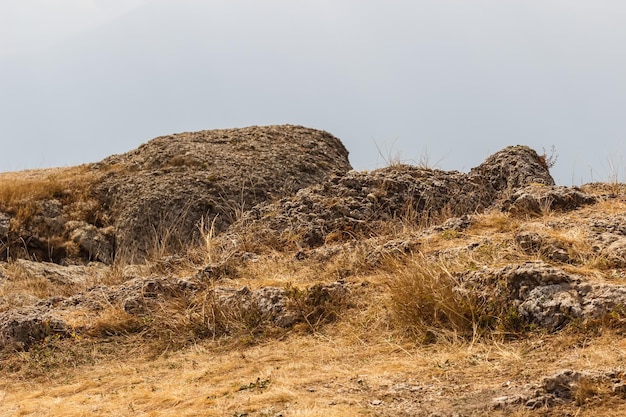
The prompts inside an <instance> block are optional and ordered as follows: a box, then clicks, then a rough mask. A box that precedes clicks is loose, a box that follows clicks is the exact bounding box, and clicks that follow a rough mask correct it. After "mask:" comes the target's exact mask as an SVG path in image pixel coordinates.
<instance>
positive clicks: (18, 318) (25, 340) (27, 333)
mask: <svg viewBox="0 0 626 417" xmlns="http://www.w3.org/2000/svg"><path fill="white" fill-rule="evenodd" d="M69 331H70V329H69V326H67V324H66V323H65V322H64V321H62V320H60V319H58V318H56V317H54V316H53V315H52V314H50V312H49V311H47V309H45V308H37V307H29V308H22V309H15V310H11V311H7V312H4V313H0V349H1V348H5V347H7V346H10V347H12V348H14V349H24V350H28V349H29V348H30V347H31V345H32V344H33V343H36V342H38V341H40V340H43V339H45V338H46V337H48V336H52V335H66V334H67V333H68V332H69Z"/></svg>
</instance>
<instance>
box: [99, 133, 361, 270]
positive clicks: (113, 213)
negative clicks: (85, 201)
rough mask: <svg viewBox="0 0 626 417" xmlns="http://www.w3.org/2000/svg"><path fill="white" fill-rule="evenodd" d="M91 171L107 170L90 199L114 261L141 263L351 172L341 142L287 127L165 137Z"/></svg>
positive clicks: (103, 163) (101, 164)
mask: <svg viewBox="0 0 626 417" xmlns="http://www.w3.org/2000/svg"><path fill="white" fill-rule="evenodd" d="M94 169H98V170H103V171H107V170H108V171H110V173H109V174H108V175H106V177H105V178H104V179H103V180H102V181H101V183H100V184H99V185H98V187H97V188H96V190H95V194H96V195H97V197H98V199H99V200H100V201H101V202H102V204H103V206H104V210H107V211H108V213H109V216H110V217H111V224H112V225H114V226H115V230H116V255H117V256H123V257H125V258H127V259H130V260H132V259H138V260H140V259H142V257H144V256H145V255H146V254H147V253H149V252H150V251H151V250H156V251H158V250H159V249H161V248H163V247H166V246H168V247H174V248H175V247H176V246H182V245H184V244H186V243H188V242H190V241H192V240H193V239H194V238H197V237H198V236H199V234H200V232H201V231H200V230H199V224H200V222H201V221H202V219H205V227H207V228H208V227H209V226H213V227H214V232H215V233H217V232H219V231H222V230H224V229H225V228H226V227H227V226H228V225H230V224H231V223H232V222H233V221H234V220H236V219H237V218H239V217H240V216H241V214H242V213H243V212H244V211H245V210H247V209H249V208H251V207H252V206H254V205H256V204H258V203H260V202H263V201H266V200H271V199H276V198H279V197H282V196H285V195H289V194H292V193H294V192H295V191H297V190H298V189H300V188H303V187H307V186H311V185H314V184H317V183H319V182H322V181H324V180H326V179H327V178H328V177H330V176H332V175H343V174H344V173H346V172H347V171H348V170H349V169H351V167H350V164H349V162H348V152H347V150H346V149H345V148H344V146H343V145H342V144H341V142H340V141H339V139H337V138H335V137H334V136H332V135H330V134H329V133H326V132H323V131H319V130H314V129H308V128H304V127H300V126H290V125H285V126H265V127H249V128H243V129H228V130H211V131H201V132H194V133H181V134H177V135H170V136H163V137H159V138H156V139H153V140H151V141H150V142H148V143H147V144H145V145H143V146H141V147H140V148H138V149H136V150H134V151H132V152H129V153H127V154H124V155H118V156H113V157H110V158H107V159H105V160H104V161H103V162H102V163H100V164H97V165H96V166H94Z"/></svg>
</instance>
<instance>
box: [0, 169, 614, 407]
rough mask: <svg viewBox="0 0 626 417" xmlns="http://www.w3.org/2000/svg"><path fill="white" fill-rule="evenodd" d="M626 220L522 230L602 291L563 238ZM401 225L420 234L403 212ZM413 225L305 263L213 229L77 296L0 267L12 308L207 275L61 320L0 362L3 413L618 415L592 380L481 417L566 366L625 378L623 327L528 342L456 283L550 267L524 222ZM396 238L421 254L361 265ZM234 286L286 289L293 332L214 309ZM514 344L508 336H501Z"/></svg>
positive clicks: (341, 242) (502, 310)
mask: <svg viewBox="0 0 626 417" xmlns="http://www.w3.org/2000/svg"><path fill="white" fill-rule="evenodd" d="M64 178H70V177H69V176H68V177H64ZM40 180H41V178H40ZM48 180H49V179H46V181H48ZM61 182H63V181H61ZM0 183H2V182H0ZM40 183H41V182H40ZM33 184H34V183H33ZM32 187H33V190H36V189H37V186H34V185H32ZM39 192H43V191H41V190H40V191H39ZM29 195H30V196H32V195H35V191H32V192H30V194H28V193H25V194H22V195H21V196H19V195H18V194H16V193H14V194H13V197H11V198H12V200H11V201H22V200H23V199H28V198H29V197H28V196H29ZM624 209H626V205H625V204H624V202H622V201H621V200H619V199H613V200H611V201H604V202H601V203H598V204H597V205H595V206H594V207H589V208H584V209H581V210H578V211H576V212H574V213H570V214H567V215H564V214H562V213H544V217H542V218H540V219H534V220H533V221H534V222H537V221H539V222H540V223H541V224H543V225H544V226H545V230H544V231H545V233H546V234H547V235H548V236H549V237H551V238H553V239H555V240H557V241H558V242H560V243H562V244H563V245H564V246H566V247H567V248H568V251H569V254H570V257H571V258H572V259H573V261H572V263H571V264H569V265H560V267H563V268H569V269H568V270H570V271H572V272H577V273H580V274H582V275H584V276H588V277H589V276H593V277H597V278H598V280H600V281H602V280H608V279H607V278H606V276H607V273H608V270H607V269H606V266H603V265H602V263H601V260H600V259H599V258H598V255H597V253H596V252H594V251H593V248H592V243H591V242H590V238H589V236H588V234H587V233H586V232H585V230H584V228H583V227H582V226H581V227H574V228H572V227H566V226H562V225H563V224H580V225H583V224H584V221H585V219H586V218H587V217H588V216H589V214H590V213H596V214H597V213H598V212H602V213H607V214H610V215H613V214H620V213H621V212H623V211H624ZM404 216H405V219H409V218H412V219H413V220H415V217H411V216H413V215H412V214H411V213H405V215H404ZM413 220H412V221H413ZM431 220H432V221H437V222H439V221H440V220H441V219H431ZM398 221H400V219H398ZM559 222H561V223H559ZM428 224H430V223H428ZM549 224H553V225H552V226H549ZM559 224H560V225H561V226H559ZM424 225H425V224H422V223H419V222H414V223H411V222H410V221H408V220H407V221H405V222H402V221H400V223H399V224H395V225H392V224H390V225H388V228H386V229H385V228H382V229H381V232H380V233H378V234H376V235H375V236H374V237H373V238H369V239H362V240H359V241H358V242H353V241H351V239H347V240H346V239H343V238H341V239H339V238H338V239H337V240H336V241H333V242H328V250H329V251H328V253H325V252H323V250H322V251H318V252H315V251H310V252H307V256H305V257H300V256H296V253H298V254H300V252H296V251H295V250H293V251H291V250H289V249H290V248H289V247H285V248H284V250H278V249H277V248H276V247H272V246H271V245H269V246H264V247H263V250H260V251H259V252H260V253H259V254H258V255H257V256H256V257H250V258H241V257H240V258H237V256H235V254H234V251H233V246H229V245H227V244H223V243H221V242H220V241H219V240H218V239H216V237H215V236H214V232H213V228H212V227H211V222H209V221H207V222H206V223H205V224H204V225H202V226H201V230H202V231H203V236H204V239H202V240H201V242H200V244H199V245H198V246H195V247H188V248H186V250H185V251H182V252H180V253H177V254H172V253H169V251H168V249H167V247H166V246H159V245H158V244H157V245H155V253H154V259H153V260H152V261H151V262H149V263H148V265H146V266H143V267H135V268H131V267H125V266H124V265H123V264H117V265H115V267H114V268H112V269H111V270H110V272H109V273H108V274H107V275H106V276H105V277H101V278H99V280H100V281H96V280H94V281H89V282H88V284H81V285H76V286H70V287H63V286H61V285H60V284H55V283H51V282H49V281H45V280H43V281H42V279H41V277H32V276H27V274H22V275H20V274H21V273H22V272H23V271H22V272H20V271H18V267H17V266H16V264H9V265H8V267H9V268H13V269H11V271H10V272H11V276H13V277H14V278H13V280H12V281H11V282H4V283H2V286H0V291H1V292H0V298H5V299H7V300H9V299H10V298H9V297H11V296H14V295H15V297H16V298H15V300H12V299H11V300H12V301H10V303H17V302H19V301H18V300H17V295H16V294H21V296H23V297H35V298H36V299H40V298H45V297H49V296H51V295H69V294H71V293H73V292H76V291H82V290H84V289H85V288H86V286H85V285H93V284H95V283H98V282H99V283H106V284H107V285H111V284H117V283H122V282H124V281H126V280H128V279H129V278H132V277H139V278H141V277H148V276H152V275H157V276H166V277H170V276H171V277H175V276H180V277H188V276H190V275H193V274H194V273H195V272H197V271H198V270H203V269H206V268H209V269H210V270H211V272H210V273H208V272H207V275H206V276H205V277H203V278H202V279H201V281H202V283H203V284H205V285H206V288H205V289H203V290H199V291H196V292H189V293H185V292H180V293H176V294H166V295H164V296H162V297H157V298H154V299H147V300H146V302H145V310H143V311H141V312H128V311H125V310H124V309H123V308H122V306H121V305H120V304H115V303H112V304H111V305H109V306H106V307H105V308H104V309H103V310H100V311H98V312H93V311H88V310H87V309H83V310H77V311H75V312H74V313H73V315H71V314H70V315H68V316H67V317H64V319H66V320H67V321H68V322H69V323H70V324H72V325H74V326H76V328H77V329H78V328H81V327H82V328H84V329H85V331H84V332H82V333H80V332H79V333H77V335H74V336H72V337H68V338H64V339H55V338H48V339H46V340H44V341H42V342H41V343H40V344H36V345H35V346H34V347H33V348H32V349H31V350H30V351H27V352H7V351H2V352H0V415H35V416H36V415H46V416H61V415H62V416H81V415H150V416H159V415H180V416H195V415H207V416H243V415H247V416H276V415H284V416H322V415H323V416H328V415H332V416H355V415H357V416H368V415H370V416H396V415H397V416H403V415H404V416H408V415H411V416H413V415H415V416H419V415H429V413H431V412H438V413H440V414H442V415H448V414H452V413H454V412H458V413H459V414H460V415H502V416H504V415H516V416H531V415H546V416H547V415H555V416H556V415H580V416H583V415H594V416H598V417H600V416H617V415H624V414H625V413H626V401H625V400H624V399H623V398H622V397H621V396H620V395H618V394H616V393H614V392H613V391H612V385H611V383H609V382H608V381H607V380H604V379H602V378H595V379H594V378H588V379H583V380H582V381H581V382H580V383H579V384H578V385H577V386H576V388H575V390H574V392H573V397H574V400H573V401H572V402H571V403H568V404H563V405H558V406H556V407H554V408H551V409H548V408H546V409H540V410H527V409H524V408H523V407H521V408H515V407H513V408H512V409H511V410H495V409H492V408H490V404H491V401H492V399H493V398H495V397H498V396H502V395H515V394H516V393H520V392H523V390H524V389H525V387H527V385H528V384H540V383H541V381H542V379H543V378H545V377H546V376H548V375H550V374H553V373H555V372H557V371H559V370H561V369H576V370H584V371H589V372H598V373H606V374H609V373H610V372H612V371H614V370H620V369H623V366H624V363H626V342H625V341H624V340H625V339H624V338H623V316H622V315H621V314H616V315H615V316H614V317H605V318H603V319H602V320H599V321H597V322H594V323H592V322H587V323H577V324H576V325H573V326H570V327H568V328H566V329H565V330H564V331H562V332H560V333H557V334H547V333H545V332H539V331H536V332H526V331H522V330H526V329H520V327H518V326H519V325H520V323H519V322H518V321H517V320H518V318H517V317H515V315H514V314H512V312H511V311H510V310H509V309H507V306H506V305H498V304H494V303H493V299H489V298H486V297H484V296H483V294H480V293H478V292H472V291H460V290H459V289H458V288H459V284H460V282H459V281H458V275H457V273H458V272H465V271H468V270H479V269H482V268H484V267H499V266H503V265H506V264H509V263H511V262H525V261H528V260H535V259H543V260H545V261H549V260H548V259H544V258H542V255H541V254H528V253H524V252H522V251H520V250H519V246H518V245H517V244H516V242H515V240H514V238H513V237H512V236H513V235H514V234H515V233H516V232H517V231H518V230H521V229H529V228H532V225H531V223H530V221H529V220H525V219H520V218H511V217H510V216H508V215H507V214H505V213H501V212H497V211H494V212H489V213H484V214H480V215H477V216H474V218H473V220H472V224H471V226H470V227H469V228H468V229H466V230H459V231H444V232H441V233H435V234H434V235H430V236H420V231H422V230H423V226H424ZM243 238H244V239H243V245H242V246H239V248H240V249H241V248H244V249H246V248H247V247H246V244H249V245H251V248H252V247H254V249H258V247H257V246H254V241H253V239H254V236H252V235H250V236H244V237H243ZM403 238H406V239H407V240H411V241H415V242H416V245H417V246H418V247H419V251H418V250H415V251H414V252H412V253H411V252H408V253H404V252H393V251H392V252H389V253H387V256H385V257H383V261H382V262H379V263H372V262H371V261H370V255H371V254H372V252H373V251H374V250H376V249H377V248H378V247H379V246H380V245H381V244H382V243H384V242H385V241H386V240H388V241H390V240H393V239H400V240H401V239H403ZM245 239H248V240H249V241H248V242H247V243H246V240H245ZM294 239H296V237H294ZM291 249H295V248H291ZM331 249H332V250H331ZM334 281H341V282H344V283H346V284H347V285H350V286H351V287H350V288H352V294H351V295H350V297H349V298H345V299H333V300H329V299H325V298H324V297H325V295H324V293H323V292H322V291H320V288H321V287H319V286H318V287H315V285H316V284H320V283H329V282H334ZM7 285H8V286H7ZM243 286H247V287H249V288H250V289H251V290H254V289H258V288H261V287H266V286H275V287H279V288H282V289H286V290H287V291H288V292H289V295H290V296H291V297H292V304H291V305H290V307H291V308H293V309H294V310H295V311H297V312H299V314H300V316H301V317H302V320H301V321H300V323H299V324H298V325H296V326H295V327H294V328H292V329H282V328H278V327H277V326H276V325H275V324H274V323H272V322H271V320H269V319H268V317H267V316H265V315H264V314H263V313H262V311H261V310H260V308H259V306H258V305H255V304H254V303H250V304H227V303H224V302H223V300H222V299H220V298H219V292H218V289H219V287H231V288H241V287H243ZM311 287H312V288H313V289H312V290H307V289H309V288H311ZM65 290H67V291H66V292H64V291H65ZM512 334H513V335H515V336H517V338H510V337H509V338H507V337H504V336H511V335H512Z"/></svg>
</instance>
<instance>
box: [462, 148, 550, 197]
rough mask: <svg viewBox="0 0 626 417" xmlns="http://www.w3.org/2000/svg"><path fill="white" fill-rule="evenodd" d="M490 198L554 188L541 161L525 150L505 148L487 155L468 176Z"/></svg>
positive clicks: (528, 149) (532, 152) (529, 149)
mask: <svg viewBox="0 0 626 417" xmlns="http://www.w3.org/2000/svg"><path fill="white" fill-rule="evenodd" d="M469 177H470V178H471V180H472V181H475V182H477V183H480V184H481V185H482V187H484V188H485V189H487V190H489V191H490V193H491V194H500V193H502V192H504V191H513V190H516V189H518V188H522V187H525V186H527V185H530V184H544V185H554V180H553V179H552V176H551V175H550V172H549V170H548V167H547V166H546V164H545V160H542V159H541V158H540V157H539V155H538V154H537V152H535V151H534V150H532V149H531V148H529V147H527V146H509V147H507V148H504V149H503V150H501V151H500V152H497V153H495V154H493V155H491V156H490V157H489V158H487V159H486V160H485V162H483V163H482V164H481V165H479V166H478V167H476V168H473V169H472V170H471V171H470V172H469Z"/></svg>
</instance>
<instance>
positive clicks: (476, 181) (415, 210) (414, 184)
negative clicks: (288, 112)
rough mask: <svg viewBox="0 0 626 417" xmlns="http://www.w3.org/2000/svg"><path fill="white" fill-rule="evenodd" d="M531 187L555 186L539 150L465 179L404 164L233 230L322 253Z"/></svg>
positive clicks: (261, 210)
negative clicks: (335, 245) (323, 248)
mask: <svg viewBox="0 0 626 417" xmlns="http://www.w3.org/2000/svg"><path fill="white" fill-rule="evenodd" d="M531 183H542V184H547V185H550V184H554V181H553V179H552V177H551V176H550V173H549V172H548V170H547V168H546V167H545V166H543V165H542V164H541V162H540V158H539V156H538V155H537V153H536V152H535V151H533V150H532V149H530V148H528V147H525V146H513V147H508V148H505V149H503V150H502V151H500V152H498V153H496V154H495V155H493V156H491V157H489V158H488V159H487V160H486V161H485V162H484V163H483V164H481V165H480V166H479V167H476V168H474V169H472V170H471V171H470V173H469V174H463V173H460V172H456V171H451V172H446V171H440V170H431V169H425V168H420V167H414V166H408V165H398V166H391V167H387V168H383V169H378V170H375V171H372V172H354V171H352V172H349V173H347V174H346V175H344V176H343V177H335V178H332V179H330V180H328V181H326V182H325V183H323V184H321V185H318V186H314V187H309V188H305V189H302V190H300V191H299V192H298V193H297V194H296V195H294V196H292V197H286V198H283V199H281V200H280V201H278V202H276V203H263V204H260V205H259V206H257V207H254V208H253V209H252V210H251V211H250V212H248V213H246V215H245V216H244V218H243V219H242V220H241V221H239V222H238V223H237V224H235V225H234V226H233V228H231V230H230V231H231V232H233V233H234V234H238V233H245V232H246V231H248V232H252V233H254V234H255V235H257V236H259V237H261V239H260V240H265V241H266V242H267V243H268V244H269V245H293V246H297V247H317V246H321V245H323V244H324V243H326V242H329V241H330V242H332V241H338V240H344V239H352V238H355V237H371V236H375V235H376V234H378V233H381V232H382V231H383V230H385V228H386V227H389V225H390V223H391V222H393V223H395V225H396V226H398V225H402V224H403V223H404V224H407V225H411V226H414V225H416V224H428V223H429V222H432V221H438V220H445V218H449V217H455V216H458V217H461V216H463V215H468V214H473V213H474V212H479V211H482V210H485V209H486V208H488V207H490V206H492V205H493V204H494V202H495V201H496V200H497V199H498V198H500V197H501V196H502V193H503V192H504V191H512V190H515V189H516V188H519V187H524V186H526V185H529V184H531Z"/></svg>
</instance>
